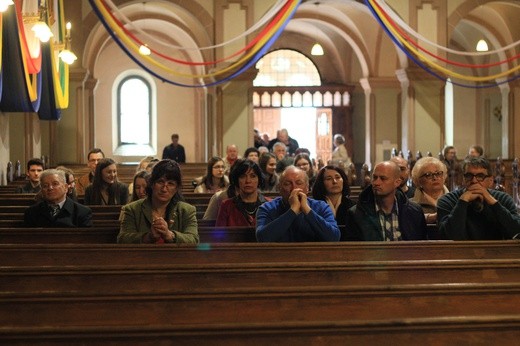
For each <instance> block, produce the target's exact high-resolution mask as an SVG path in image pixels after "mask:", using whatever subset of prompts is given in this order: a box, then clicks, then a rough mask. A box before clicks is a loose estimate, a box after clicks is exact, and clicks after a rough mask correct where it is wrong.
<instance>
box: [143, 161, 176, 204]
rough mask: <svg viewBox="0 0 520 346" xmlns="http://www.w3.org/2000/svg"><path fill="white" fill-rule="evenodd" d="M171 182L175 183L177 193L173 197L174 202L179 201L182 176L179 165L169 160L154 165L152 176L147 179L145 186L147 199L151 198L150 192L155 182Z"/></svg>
mask: <svg viewBox="0 0 520 346" xmlns="http://www.w3.org/2000/svg"><path fill="white" fill-rule="evenodd" d="M162 178H164V179H166V180H173V181H175V182H176V183H177V193H176V194H175V196H173V199H175V200H181V199H182V195H181V190H182V174H181V167H180V166H179V164H178V163H177V162H176V161H174V160H170V159H164V160H161V161H159V162H157V163H156V164H155V166H153V169H152V174H151V175H150V177H149V179H148V185H147V186H146V194H147V196H148V198H151V197H152V190H153V186H154V184H155V182H156V181H157V180H159V179H162Z"/></svg>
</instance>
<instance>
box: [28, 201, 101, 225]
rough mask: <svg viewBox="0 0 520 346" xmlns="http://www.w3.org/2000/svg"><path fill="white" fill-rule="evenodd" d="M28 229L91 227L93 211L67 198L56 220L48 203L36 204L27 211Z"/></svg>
mask: <svg viewBox="0 0 520 346" xmlns="http://www.w3.org/2000/svg"><path fill="white" fill-rule="evenodd" d="M24 223H25V226H27V227H91V226H92V210H91V209H90V208H89V207H87V206H84V205H82V204H79V203H77V202H74V201H73V200H72V199H70V198H69V197H67V199H66V200H65V204H63V208H61V210H60V212H59V214H58V216H57V217H56V219H53V218H52V216H51V214H50V208H49V205H48V204H47V202H45V201H42V202H39V203H36V204H34V205H32V206H30V207H29V208H27V209H26V210H25V214H24Z"/></svg>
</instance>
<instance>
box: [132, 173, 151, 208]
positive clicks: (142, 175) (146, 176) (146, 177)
mask: <svg viewBox="0 0 520 346" xmlns="http://www.w3.org/2000/svg"><path fill="white" fill-rule="evenodd" d="M137 178H143V179H144V180H145V181H146V187H148V180H149V179H150V173H148V172H147V171H145V170H142V171H139V172H137V173H135V174H134V180H133V187H134V188H133V190H132V201H137V200H138V199H139V197H138V196H137V193H136V192H135V181H136V180H137ZM146 193H148V190H146Z"/></svg>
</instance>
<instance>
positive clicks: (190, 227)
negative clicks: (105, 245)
mask: <svg viewBox="0 0 520 346" xmlns="http://www.w3.org/2000/svg"><path fill="white" fill-rule="evenodd" d="M181 184H182V177H181V170H180V167H179V164H178V163H177V162H175V161H173V160H169V159H166V160H161V161H160V162H158V163H157V164H156V165H155V166H154V168H153V171H152V175H151V177H150V180H149V184H148V186H147V188H146V191H147V195H148V197H147V198H144V199H140V200H138V201H135V202H132V203H129V204H127V205H125V206H124V207H123V208H122V213H121V228H120V230H119V235H118V236H117V242H118V243H125V244H129V243H148V244H154V243H155V244H158V243H191V244H197V243H198V242H199V234H198V230H197V217H196V209H195V207H194V206H192V205H191V204H188V203H185V202H182V201H181V199H182V197H181V195H180V191H181Z"/></svg>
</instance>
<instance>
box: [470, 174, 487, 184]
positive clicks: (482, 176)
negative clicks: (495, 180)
mask: <svg viewBox="0 0 520 346" xmlns="http://www.w3.org/2000/svg"><path fill="white" fill-rule="evenodd" d="M488 177H490V175H487V174H484V173H478V174H472V173H464V180H466V181H472V180H473V178H476V179H477V181H478V182H482V181H484V179H486V178H488Z"/></svg>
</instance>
